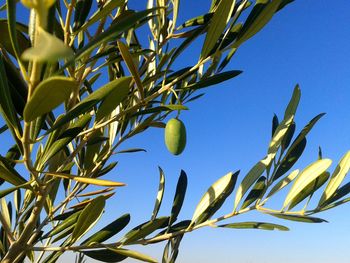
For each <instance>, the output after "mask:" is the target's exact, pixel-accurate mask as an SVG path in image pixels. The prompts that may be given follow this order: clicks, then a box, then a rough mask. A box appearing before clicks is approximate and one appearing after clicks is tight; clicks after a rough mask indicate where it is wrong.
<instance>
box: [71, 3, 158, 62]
mask: <svg viewBox="0 0 350 263" xmlns="http://www.w3.org/2000/svg"><path fill="white" fill-rule="evenodd" d="M155 10H156V8H153V9H148V10H144V11H141V12H135V13H132V14H130V15H128V16H126V17H123V18H121V19H120V20H119V21H118V22H117V23H115V24H112V25H111V26H110V27H109V28H108V29H107V30H105V31H104V32H103V33H101V34H99V35H98V36H97V37H95V38H94V39H93V40H92V41H90V42H89V43H88V44H87V45H86V46H84V47H83V48H82V49H79V50H78V51H77V53H76V55H75V58H74V59H75V60H78V59H80V58H82V57H84V56H85V55H87V54H89V53H90V52H91V51H93V50H94V49H95V48H96V47H98V46H99V45H101V44H103V43H106V42H108V41H109V40H112V39H114V38H115V37H116V36H118V35H120V34H121V33H123V32H125V31H127V30H129V29H130V28H133V27H135V25H137V22H139V21H140V20H142V19H144V18H146V17H147V16H148V15H149V14H150V13H152V12H153V11H155ZM82 28H83V27H81V28H80V29H82Z"/></svg>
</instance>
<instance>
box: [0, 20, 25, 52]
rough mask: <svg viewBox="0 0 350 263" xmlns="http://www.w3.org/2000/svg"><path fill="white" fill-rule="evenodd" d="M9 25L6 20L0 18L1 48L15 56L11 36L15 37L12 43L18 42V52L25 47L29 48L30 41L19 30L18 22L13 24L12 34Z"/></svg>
mask: <svg viewBox="0 0 350 263" xmlns="http://www.w3.org/2000/svg"><path fill="white" fill-rule="evenodd" d="M11 21H12V20H11ZM9 27H10V25H9V23H8V20H5V19H0V35H1V38H0V43H1V45H2V46H3V48H5V49H6V51H7V52H9V53H10V54H11V55H12V56H14V57H16V51H15V50H14V48H13V45H12V41H11V36H12V37H16V40H15V41H14V43H15V42H16V43H17V44H18V52H19V53H18V54H21V53H22V52H23V51H24V50H25V49H27V48H29V47H30V46H31V44H30V41H29V40H28V39H27V38H26V37H25V35H24V34H23V33H22V32H21V31H20V30H19V28H18V24H16V25H15V29H16V33H15V35H14V34H13V32H9ZM12 27H13V26H12V25H11V29H12ZM16 43H15V45H16Z"/></svg>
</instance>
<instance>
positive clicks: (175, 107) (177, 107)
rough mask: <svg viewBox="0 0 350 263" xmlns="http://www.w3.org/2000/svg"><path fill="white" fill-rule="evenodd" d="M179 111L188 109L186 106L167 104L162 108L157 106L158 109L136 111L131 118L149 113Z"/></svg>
mask: <svg viewBox="0 0 350 263" xmlns="http://www.w3.org/2000/svg"><path fill="white" fill-rule="evenodd" d="M179 110H188V108H187V107H186V106H184V105H180V104H168V105H162V106H158V107H153V108H149V109H145V110H140V111H137V112H136V113H134V114H133V115H132V117H135V116H140V115H146V114H150V113H156V112H157V113H158V112H159V113H160V112H162V111H179Z"/></svg>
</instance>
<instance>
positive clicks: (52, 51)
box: [22, 27, 73, 62]
mask: <svg viewBox="0 0 350 263" xmlns="http://www.w3.org/2000/svg"><path fill="white" fill-rule="evenodd" d="M37 30H38V36H37V39H36V40H35V43H36V44H35V46H34V47H31V48H29V49H27V50H25V51H24V52H23V53H22V59H23V60H35V61H39V62H57V60H58V59H63V58H70V57H72V56H73V51H72V49H71V48H70V47H68V46H66V45H65V44H64V43H63V41H62V40H60V39H58V38H57V37H55V36H54V35H51V34H50V33H48V32H46V31H45V30H43V29H42V28H40V27H38V28H37Z"/></svg>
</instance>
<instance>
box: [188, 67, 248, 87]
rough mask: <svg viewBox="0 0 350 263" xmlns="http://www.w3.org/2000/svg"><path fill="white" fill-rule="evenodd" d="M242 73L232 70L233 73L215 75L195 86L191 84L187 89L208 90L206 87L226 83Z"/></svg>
mask: <svg viewBox="0 0 350 263" xmlns="http://www.w3.org/2000/svg"><path fill="white" fill-rule="evenodd" d="M242 72H243V71H240V70H231V71H226V72H222V73H219V74H215V75H213V76H211V77H208V78H205V79H201V80H200V81H198V82H196V83H194V84H190V85H188V86H186V87H185V89H191V90H197V89H202V88H206V87H209V86H212V85H216V84H219V83H221V82H224V81H226V80H229V79H231V78H234V77H237V76H238V75H240V74H241V73H242Z"/></svg>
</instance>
